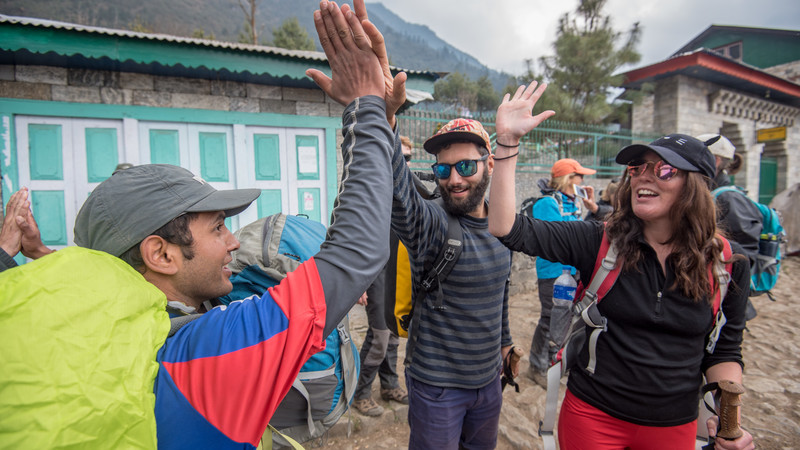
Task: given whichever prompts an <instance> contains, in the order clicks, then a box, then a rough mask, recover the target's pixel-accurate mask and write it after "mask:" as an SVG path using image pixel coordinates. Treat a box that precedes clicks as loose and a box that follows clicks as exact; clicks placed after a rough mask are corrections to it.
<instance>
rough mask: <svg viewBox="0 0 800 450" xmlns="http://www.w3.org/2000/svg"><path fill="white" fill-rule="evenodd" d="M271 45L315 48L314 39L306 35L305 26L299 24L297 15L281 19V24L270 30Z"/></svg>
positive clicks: (287, 47) (306, 48) (290, 47)
mask: <svg viewBox="0 0 800 450" xmlns="http://www.w3.org/2000/svg"><path fill="white" fill-rule="evenodd" d="M272 45H273V46H275V47H281V48H286V49H289V50H315V49H316V46H315V45H314V41H313V40H312V39H311V38H310V37H309V36H308V32H307V31H306V29H305V28H303V27H301V26H300V22H298V21H297V17H292V18H289V19H286V20H284V21H283V23H282V24H281V26H279V27H278V28H276V29H274V30H272Z"/></svg>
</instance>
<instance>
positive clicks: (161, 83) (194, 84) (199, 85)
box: [154, 77, 211, 95]
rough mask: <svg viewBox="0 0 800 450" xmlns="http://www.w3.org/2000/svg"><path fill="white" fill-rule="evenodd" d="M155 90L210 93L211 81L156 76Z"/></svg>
mask: <svg viewBox="0 0 800 450" xmlns="http://www.w3.org/2000/svg"><path fill="white" fill-rule="evenodd" d="M154 86H155V90H157V91H165V92H173V93H181V94H199V95H208V94H211V81H210V80H199V79H196V78H178V77H158V78H156V79H155V83H154Z"/></svg>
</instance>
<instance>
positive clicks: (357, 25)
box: [345, 11, 380, 52]
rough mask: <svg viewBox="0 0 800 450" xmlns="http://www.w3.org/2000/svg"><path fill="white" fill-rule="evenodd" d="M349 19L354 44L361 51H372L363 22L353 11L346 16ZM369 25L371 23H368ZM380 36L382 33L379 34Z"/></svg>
mask: <svg viewBox="0 0 800 450" xmlns="http://www.w3.org/2000/svg"><path fill="white" fill-rule="evenodd" d="M345 19H347V23H348V25H349V27H350V29H351V30H352V36H353V42H355V44H356V45H357V46H358V48H359V49H361V50H363V51H369V52H371V51H372V43H371V40H370V38H369V36H367V33H366V31H365V30H364V28H363V27H362V26H361V21H360V20H359V19H358V17H356V15H355V14H354V13H353V12H352V11H348V14H347V15H346V16H345ZM367 23H369V22H367ZM379 34H380V33H379Z"/></svg>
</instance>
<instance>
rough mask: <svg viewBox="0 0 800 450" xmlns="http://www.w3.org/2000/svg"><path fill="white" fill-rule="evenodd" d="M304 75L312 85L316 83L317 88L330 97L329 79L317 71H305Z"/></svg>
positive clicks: (330, 81) (331, 81)
mask: <svg viewBox="0 0 800 450" xmlns="http://www.w3.org/2000/svg"><path fill="white" fill-rule="evenodd" d="M306 75H307V76H308V77H309V78H311V79H312V80H314V83H317V86H319V87H320V89H322V91H323V92H325V93H326V94H328V95H330V90H331V85H332V84H333V80H331V79H330V77H328V76H327V75H325V74H324V73H322V72H321V71H319V70H317V69H308V70H306Z"/></svg>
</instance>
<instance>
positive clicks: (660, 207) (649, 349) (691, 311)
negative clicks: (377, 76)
mask: <svg viewBox="0 0 800 450" xmlns="http://www.w3.org/2000/svg"><path fill="white" fill-rule="evenodd" d="M544 89H545V86H544V85H543V86H540V87H539V88H538V89H537V88H536V83H535V82H533V83H531V84H530V85H529V86H527V87H525V86H520V88H519V89H518V90H517V91H516V93H515V94H514V95H513V97H512V96H510V95H508V94H507V95H506V96H505V98H504V99H503V103H502V104H501V105H500V107H499V108H498V112H497V141H498V143H500V142H502V146H498V148H497V154H496V157H495V161H496V162H495V173H494V174H493V177H492V185H491V191H490V204H491V205H492V208H491V210H490V212H489V231H490V232H491V233H492V234H494V235H495V236H497V237H498V238H499V239H500V240H501V242H503V243H504V244H505V245H506V246H507V247H509V248H510V249H511V250H514V251H520V252H523V253H525V254H528V255H531V256H537V257H543V258H545V259H548V260H552V261H560V262H562V263H564V264H569V265H571V266H574V267H576V268H577V269H578V270H579V271H580V279H581V282H582V283H583V285H584V286H588V285H589V283H590V280H591V277H592V272H593V270H594V267H595V261H596V258H597V255H598V252H599V251H600V246H601V241H602V239H603V235H604V234H605V235H606V236H607V238H608V240H609V242H610V243H611V245H612V246H613V247H614V248H615V249H616V250H617V252H618V257H617V261H616V266H617V267H620V272H619V276H618V278H617V279H616V281H615V282H614V284H613V286H612V287H611V289H610V290H609V291H608V292H607V294H606V295H605V297H603V299H602V301H601V302H600V303H597V309H598V310H599V312H600V313H601V314H602V316H603V317H605V319H606V321H607V326H606V328H605V330H604V332H602V333H600V334H599V338H598V339H597V341H596V343H595V345H596V347H595V349H596V353H595V355H596V360H595V366H594V370H593V371H592V370H589V369H588V361H589V358H590V355H589V351H588V346H589V344H588V342H589V340H587V343H586V344H584V347H583V348H581V350H580V352H579V353H578V363H577V364H576V365H575V366H574V367H573V368H572V369H571V370H570V374H569V379H568V382H567V394H566V396H565V398H564V402H563V404H562V407H561V413H560V416H559V423H558V441H559V445H560V448H561V449H562V450H567V449H583V448H593V449H623V448H629V449H632V450H636V449H648V450H650V449H664V450H666V449H693V448H695V437H696V433H697V418H698V399H699V397H698V392H699V391H700V388H701V387H702V384H703V376H705V377H706V379H707V380H708V382H709V383H711V382H719V381H722V380H730V381H733V382H736V383H741V382H742V368H743V365H744V364H743V361H742V353H741V343H742V331H743V329H744V325H745V319H744V317H745V302H746V299H747V296H748V289H749V273H750V268H749V261H748V260H747V258H745V257H742V256H740V255H742V250H741V247H739V246H738V245H737V244H735V243H731V245H732V247H733V255H732V256H731V257H729V258H724V257H723V255H722V251H723V247H724V245H725V244H724V242H725V240H724V238H722V237H721V236H719V230H717V227H716V217H715V210H714V200H713V198H712V197H711V193H710V191H709V187H708V186H709V181H710V179H711V178H713V176H714V157H713V156H712V155H711V153H710V152H709V150H708V148H707V147H706V145H705V143H703V142H701V141H699V140H697V139H695V138H693V137H691V136H688V135H683V134H671V135H669V136H664V137H662V138H660V139H657V140H656V141H653V142H651V143H650V144H647V145H644V144H635V145H630V146H627V147H625V148H623V149H622V150H621V151H620V152H619V154H618V155H617V157H616V161H617V163H619V164H624V165H626V166H627V170H626V172H625V176H624V177H623V179H622V181H621V183H620V186H619V190H618V192H617V196H616V201H615V205H614V206H615V207H614V212H613V213H612V214H611V216H610V217H609V218H607V223H606V224H605V225H604V224H603V223H600V222H586V221H573V222H543V221H538V220H536V219H533V218H530V217H526V216H523V215H520V214H516V213H515V206H516V205H515V203H516V201H515V198H516V197H515V164H516V155H517V154H518V153H515V146H516V145H517V144H518V143H519V139H520V138H521V137H522V136H524V135H525V134H527V133H528V132H529V131H530V130H532V129H533V128H535V127H536V126H537V125H538V124H539V123H541V122H542V121H543V120H545V119H546V118H548V117H550V116H551V115H552V114H553V113H552V111H546V112H543V113H540V114H538V115H536V116H533V115H532V110H533V106H534V105H535V104H536V101H537V100H538V99H539V97H540V96H541V95H542V93H543V92H544ZM724 264H728V265H729V266H728V267H729V273H730V274H731V275H732V276H731V280H730V282H729V283H728V284H727V291H725V292H726V295H725V297H724V298H723V299H722V306H721V310H722V312H723V314H724V317H725V319H726V320H725V321H720V322H724V326H722V327H721V331H720V333H719V337H718V339H717V340H716V346H715V348H714V349H713V352H711V351H708V350H707V347H709V346H708V345H707V344H708V342H709V335H710V333H711V331H712V329H714V325H715V323H717V321H718V320H715V317H714V312H713V306H712V303H713V298H714V293H715V292H722V290H720V289H719V283H716V282H715V281H716V278H715V277H713V276H709V270H712V268H714V267H721V266H722V265H724ZM723 290H724V289H723ZM587 335H588V332H587ZM717 423H718V418H717V417H716V416H714V417H712V418H711V419H709V421H708V423H707V424H705V425H706V426H707V428H708V431H709V434H710V435H711V436H714V435H715V434H716V429H717ZM701 426H703V425H702V424H701ZM715 448H717V449H750V448H754V446H753V438H752V436H751V435H750V433H748V432H747V431H744V432H743V435H742V436H741V437H739V438H738V439H735V440H725V439H722V438H718V439H716V442H715Z"/></svg>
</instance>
